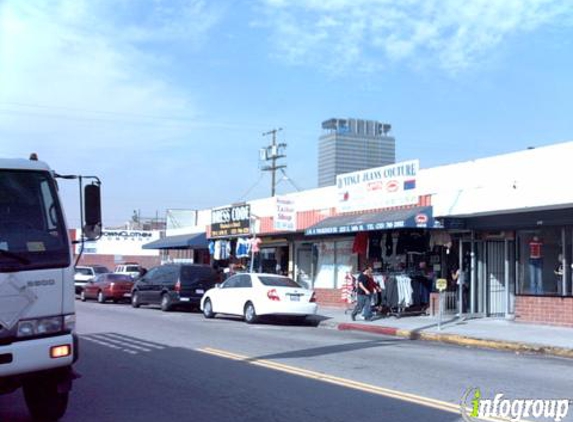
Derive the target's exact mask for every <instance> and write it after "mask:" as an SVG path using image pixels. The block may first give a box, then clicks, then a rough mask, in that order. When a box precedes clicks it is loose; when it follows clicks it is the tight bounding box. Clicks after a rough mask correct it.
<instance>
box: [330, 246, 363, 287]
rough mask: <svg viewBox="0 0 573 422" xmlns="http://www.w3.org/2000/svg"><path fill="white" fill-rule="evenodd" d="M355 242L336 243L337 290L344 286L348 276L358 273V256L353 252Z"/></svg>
mask: <svg viewBox="0 0 573 422" xmlns="http://www.w3.org/2000/svg"><path fill="white" fill-rule="evenodd" d="M353 245H354V240H346V241H340V242H336V263H335V264H336V288H337V289H340V288H342V287H343V286H344V283H345V279H346V274H347V273H348V272H352V273H354V272H356V269H357V268H358V255H357V254H355V253H353V252H352V246H353Z"/></svg>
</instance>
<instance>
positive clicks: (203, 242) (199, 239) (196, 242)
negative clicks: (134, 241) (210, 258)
mask: <svg viewBox="0 0 573 422" xmlns="http://www.w3.org/2000/svg"><path fill="white" fill-rule="evenodd" d="M208 247H209V242H208V241H207V235H206V234H205V232H203V233H193V234H180V235H177V236H167V237H164V238H163V239H159V240H155V241H153V242H150V243H147V244H145V245H143V246H142V248H143V249H207V248H208Z"/></svg>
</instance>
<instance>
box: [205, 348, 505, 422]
mask: <svg viewBox="0 0 573 422" xmlns="http://www.w3.org/2000/svg"><path fill="white" fill-rule="evenodd" d="M196 350H197V351H198V352H202V353H207V354H210V355H214V356H218V357H223V358H226V359H231V360H236V361H240V362H245V363H249V364H251V365H256V366H261V367H264V368H268V369H273V370H276V371H281V372H286V373H288V374H292V375H298V376H301V377H305V378H310V379H314V380H318V381H322V382H326V383H329V384H334V385H339V386H342V387H347V388H352V389H354V390H359V391H364V392H366V393H372V394H377V395H380V396H384V397H390V398H394V399H397V400H401V401H406V402H409V403H414V404H417V405H421V406H425V407H430V408H433V409H438V410H443V411H445V412H450V413H455V414H458V415H460V417H461V408H460V404H454V403H448V402H445V401H441V400H436V399H432V398H429V397H423V396H418V395H416V394H410V393H404V392H401V391H396V390H391V389H389V388H384V387H378V386H376V385H372V384H365V383H362V382H358V381H353V380H350V379H347V378H340V377H336V376H333V375H328V374H323V373H320V372H315V371H309V370H308V369H302V368H298V367H295V366H290V365H285V364H282V363H278V362H272V361H269V360H264V359H256V358H250V357H248V356H245V355H240V354H237V353H232V352H228V351H225V350H220V349H214V348H211V347H204V348H201V349H196ZM469 412H470V409H468V413H469ZM480 420H484V421H492V422H500V421H504V422H507V420H505V419H498V418H483V419H480Z"/></svg>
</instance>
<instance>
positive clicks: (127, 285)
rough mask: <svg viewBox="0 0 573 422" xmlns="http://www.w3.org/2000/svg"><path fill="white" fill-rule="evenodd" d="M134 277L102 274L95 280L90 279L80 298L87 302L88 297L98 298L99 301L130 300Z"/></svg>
mask: <svg viewBox="0 0 573 422" xmlns="http://www.w3.org/2000/svg"><path fill="white" fill-rule="evenodd" d="M132 288H133V279H132V278H131V277H130V276H128V275H126V274H114V273H107V274H100V275H98V276H97V277H96V278H95V280H90V281H88V282H87V283H86V285H85V286H84V288H83V290H82V292H81V293H80V299H81V300H82V301H83V302H85V301H86V300H87V299H96V300H97V301H98V302H99V303H105V302H107V301H108V300H112V301H114V302H119V301H129V299H130V298H131V289H132Z"/></svg>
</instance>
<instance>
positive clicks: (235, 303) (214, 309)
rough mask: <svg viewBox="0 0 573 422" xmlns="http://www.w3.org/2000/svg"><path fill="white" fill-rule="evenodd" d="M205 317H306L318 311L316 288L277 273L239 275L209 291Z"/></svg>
mask: <svg viewBox="0 0 573 422" xmlns="http://www.w3.org/2000/svg"><path fill="white" fill-rule="evenodd" d="M201 310H202V311H203V315H204V316H205V318H213V317H214V316H215V315H216V314H227V315H242V316H243V317H244V318H245V321H246V322H247V323H249V324H252V323H254V322H256V321H257V319H258V317H259V316H263V315H280V316H282V315H284V316H298V317H301V318H304V317H306V316H308V315H314V314H316V311H317V305H316V298H315V295H314V292H313V291H312V290H308V289H305V288H303V287H301V286H300V285H299V284H297V283H296V282H295V281H294V280H291V279H290V278H288V277H284V276H280V275H274V274H255V273H242V274H236V275H234V276H232V277H230V278H229V279H228V280H226V281H225V282H224V283H223V284H220V285H217V287H215V288H213V289H210V290H208V291H207V292H206V293H205V294H204V295H203V298H202V299H201Z"/></svg>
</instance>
